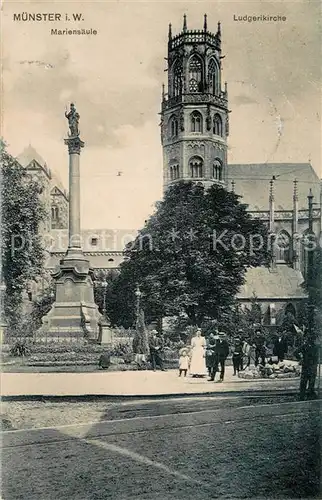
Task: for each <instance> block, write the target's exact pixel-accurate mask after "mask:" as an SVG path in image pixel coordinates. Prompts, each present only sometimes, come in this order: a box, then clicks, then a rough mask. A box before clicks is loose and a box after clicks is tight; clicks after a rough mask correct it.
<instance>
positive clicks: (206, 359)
mask: <svg viewBox="0 0 322 500" xmlns="http://www.w3.org/2000/svg"><path fill="white" fill-rule="evenodd" d="M228 354H229V344H228V342H227V339H226V335H225V334H224V333H223V332H218V334H217V335H215V334H213V333H211V334H210V335H209V338H208V342H207V341H206V339H205V337H203V336H202V334H201V330H200V329H198V330H197V332H196V334H195V336H194V337H193V338H192V340H191V349H190V354H189V352H188V349H185V348H184V349H182V350H181V352H180V358H179V376H180V377H181V375H182V374H183V375H184V376H186V375H187V372H188V369H189V371H190V375H191V376H192V377H204V376H206V375H207V374H208V375H209V377H210V380H212V381H214V380H215V377H216V373H217V372H218V371H219V368H220V379H219V381H220V382H222V381H223V380H224V375H225V363H226V359H227V357H228Z"/></svg>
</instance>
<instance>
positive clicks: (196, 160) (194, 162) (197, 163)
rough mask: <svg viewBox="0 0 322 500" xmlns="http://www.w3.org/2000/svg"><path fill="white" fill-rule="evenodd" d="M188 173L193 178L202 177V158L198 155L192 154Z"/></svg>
mask: <svg viewBox="0 0 322 500" xmlns="http://www.w3.org/2000/svg"><path fill="white" fill-rule="evenodd" d="M189 167H190V175H191V177H193V178H200V177H203V159H202V158H200V156H193V157H192V158H190V160H189Z"/></svg>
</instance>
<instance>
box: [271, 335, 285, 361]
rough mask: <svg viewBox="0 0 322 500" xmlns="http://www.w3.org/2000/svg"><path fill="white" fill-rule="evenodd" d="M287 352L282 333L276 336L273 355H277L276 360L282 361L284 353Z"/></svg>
mask: <svg viewBox="0 0 322 500" xmlns="http://www.w3.org/2000/svg"><path fill="white" fill-rule="evenodd" d="M286 353H287V342H286V338H285V337H284V336H283V335H280V336H279V337H276V339H275V342H274V347H273V355H274V356H277V358H278V361H284V358H285V354H286Z"/></svg>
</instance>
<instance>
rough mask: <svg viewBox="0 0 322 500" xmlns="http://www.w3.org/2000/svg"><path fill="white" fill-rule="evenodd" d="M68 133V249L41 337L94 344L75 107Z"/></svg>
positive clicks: (96, 319) (57, 274)
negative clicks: (83, 234) (85, 254)
mask: <svg viewBox="0 0 322 500" xmlns="http://www.w3.org/2000/svg"><path fill="white" fill-rule="evenodd" d="M65 116H66V118H67V120H68V125H69V134H68V138H67V139H65V144H66V145H67V146H68V154H69V227H68V249H67V252H66V255H65V257H64V258H63V259H62V260H61V261H60V264H59V268H58V269H57V271H56V272H55V273H54V274H53V277H54V278H55V280H56V301H55V302H54V304H53V307H52V309H51V310H50V311H49V313H48V314H47V315H46V316H45V317H44V318H43V326H42V328H41V330H40V332H39V334H41V335H49V336H54V337H55V336H56V337H65V338H66V339H70V338H72V337H73V338H78V339H84V338H86V339H88V340H91V341H97V340H98V338H99V322H100V314H99V312H98V308H97V305H96V304H95V302H94V289H93V281H92V277H91V269H90V265H89V261H88V260H87V259H86V257H85V256H84V253H83V250H82V244H81V231H80V165H79V164H80V152H81V148H83V147H84V145H85V144H84V142H83V141H82V140H81V139H80V137H79V128H78V123H79V114H78V113H77V111H76V108H75V106H74V104H71V105H70V111H69V112H68V113H67V112H65Z"/></svg>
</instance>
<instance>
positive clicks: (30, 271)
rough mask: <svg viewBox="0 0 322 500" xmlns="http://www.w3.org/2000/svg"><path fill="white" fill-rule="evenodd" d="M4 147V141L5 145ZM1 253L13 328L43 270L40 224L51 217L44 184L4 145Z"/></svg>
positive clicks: (16, 325)
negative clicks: (28, 291)
mask: <svg viewBox="0 0 322 500" xmlns="http://www.w3.org/2000/svg"><path fill="white" fill-rule="evenodd" d="M2 146H3V144H2ZM1 185H2V186H1V187H2V190H1V219H2V220H1V233H2V234H1V240H2V248H1V254H2V255H1V256H2V277H3V281H4V283H5V285H6V293H5V301H4V302H5V303H4V312H5V316H6V319H7V321H8V324H9V327H10V329H11V330H15V331H17V329H18V327H19V322H20V315H21V306H22V302H23V294H24V292H25V291H26V289H27V285H28V283H29V282H30V281H32V280H36V279H37V278H38V277H39V276H40V275H41V273H42V271H43V263H44V251H43V246H42V242H41V234H40V227H41V224H42V222H44V221H45V219H46V217H47V216H48V214H47V212H46V210H45V207H44V204H43V202H42V201H41V192H42V189H43V186H42V185H41V183H40V182H38V181H33V180H30V179H29V178H28V177H27V172H26V169H25V168H24V167H22V166H21V165H20V164H19V163H18V162H17V161H16V160H15V159H14V158H13V157H12V156H10V155H9V154H8V153H7V152H6V151H5V149H4V148H3V147H2V151H1Z"/></svg>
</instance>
